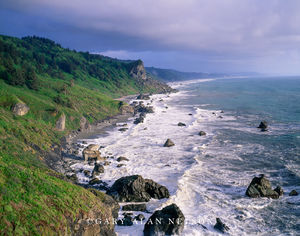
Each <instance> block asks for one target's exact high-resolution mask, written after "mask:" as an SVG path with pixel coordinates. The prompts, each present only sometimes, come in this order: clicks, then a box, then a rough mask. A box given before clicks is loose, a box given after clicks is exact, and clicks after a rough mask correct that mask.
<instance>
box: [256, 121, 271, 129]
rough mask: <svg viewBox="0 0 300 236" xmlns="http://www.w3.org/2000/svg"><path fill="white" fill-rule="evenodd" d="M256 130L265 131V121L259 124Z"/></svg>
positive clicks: (266, 125)
mask: <svg viewBox="0 0 300 236" xmlns="http://www.w3.org/2000/svg"><path fill="white" fill-rule="evenodd" d="M257 128H258V129H261V131H267V130H268V123H267V121H262V122H260V124H259V126H258V127H257Z"/></svg>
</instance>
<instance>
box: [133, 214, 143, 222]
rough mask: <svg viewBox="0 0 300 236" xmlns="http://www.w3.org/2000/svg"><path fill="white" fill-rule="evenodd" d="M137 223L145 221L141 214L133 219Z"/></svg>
mask: <svg viewBox="0 0 300 236" xmlns="http://www.w3.org/2000/svg"><path fill="white" fill-rule="evenodd" d="M134 219H135V220H137V221H143V220H144V219H145V216H144V215H143V214H138V215H137V216H136V217H134Z"/></svg>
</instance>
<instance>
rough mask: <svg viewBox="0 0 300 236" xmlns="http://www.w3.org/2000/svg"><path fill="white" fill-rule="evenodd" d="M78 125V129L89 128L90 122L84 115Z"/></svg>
mask: <svg viewBox="0 0 300 236" xmlns="http://www.w3.org/2000/svg"><path fill="white" fill-rule="evenodd" d="M79 125H80V131H83V130H88V129H90V128H91V125H90V123H89V122H88V120H87V119H86V118H85V117H84V116H83V117H81V119H80V122H79Z"/></svg>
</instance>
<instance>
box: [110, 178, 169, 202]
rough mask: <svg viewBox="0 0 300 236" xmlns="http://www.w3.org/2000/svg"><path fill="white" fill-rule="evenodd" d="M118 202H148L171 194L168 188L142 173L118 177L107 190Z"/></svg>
mask: <svg viewBox="0 0 300 236" xmlns="http://www.w3.org/2000/svg"><path fill="white" fill-rule="evenodd" d="M107 194H108V195H110V196H112V197H113V198H114V199H115V200H117V201H118V202H148V201H149V200H150V199H151V198H155V199H162V198H168V197H169V196H170V194H169V191H168V189H167V188H166V187H165V186H162V185H160V184H158V183H156V182H154V181H153V180H150V179H143V177H142V176H140V175H132V176H126V177H122V178H120V179H118V180H117V181H116V182H115V183H114V184H113V185H112V187H111V188H110V189H109V190H108V191H107Z"/></svg>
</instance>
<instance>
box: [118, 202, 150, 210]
mask: <svg viewBox="0 0 300 236" xmlns="http://www.w3.org/2000/svg"><path fill="white" fill-rule="evenodd" d="M146 210H147V208H146V204H144V203H141V204H128V205H124V206H123V207H122V211H146Z"/></svg>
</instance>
